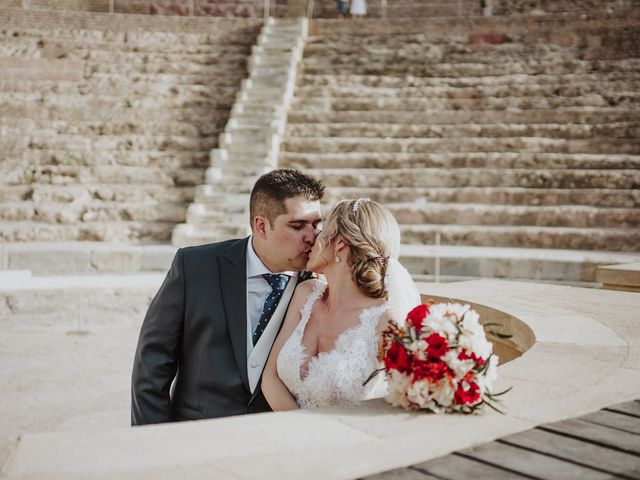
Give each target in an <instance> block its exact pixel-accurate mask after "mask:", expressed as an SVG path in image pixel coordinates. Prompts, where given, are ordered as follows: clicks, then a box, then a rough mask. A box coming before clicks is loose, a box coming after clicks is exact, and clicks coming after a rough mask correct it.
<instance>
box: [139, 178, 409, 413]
mask: <svg viewBox="0 0 640 480" xmlns="http://www.w3.org/2000/svg"><path fill="white" fill-rule="evenodd" d="M324 190H325V186H324V185H323V184H322V182H320V181H319V180H316V179H314V178H311V177H309V176H307V175H305V174H303V173H301V172H299V171H296V170H291V169H280V170H273V171H271V172H269V173H266V174H264V175H263V176H261V177H260V178H259V179H258V180H257V181H256V183H255V185H254V187H253V189H252V191H251V196H250V220H251V235H250V236H249V237H247V238H244V239H236V240H227V241H224V242H220V243H213V244H208V245H201V246H196V247H187V248H181V249H179V250H178V251H177V253H176V255H175V258H174V260H173V263H172V265H171V268H170V270H169V272H168V273H167V276H166V278H165V279H164V282H163V283H162V286H161V287H160V290H159V291H158V293H157V294H156V296H155V297H154V299H153V301H152V302H151V305H150V306H149V310H148V311H147V314H146V316H145V319H144V322H143V324H142V328H141V331H140V337H139V340H138V347H137V350H136V354H135V359H134V365H133V374H132V387H131V423H132V425H144V424H153V423H163V422H171V421H183V420H197V419H204V418H215V417H224V416H230V415H240V414H245V413H255V412H266V411H272V410H291V409H297V408H314V407H321V406H330V405H351V404H357V403H358V402H360V401H362V400H365V399H369V398H374V397H379V396H383V395H384V393H385V381H384V378H382V377H383V375H380V376H379V378H378V379H376V380H377V381H375V382H374V381H372V382H366V380H367V379H368V378H369V376H370V375H371V374H372V372H374V371H375V370H377V369H378V368H379V359H380V354H381V352H380V349H381V343H380V339H381V332H382V331H384V330H385V329H386V328H387V326H388V324H389V322H390V321H395V322H397V323H399V324H400V325H402V324H403V322H404V317H405V315H406V313H407V312H408V311H409V310H410V309H412V308H413V307H415V306H416V305H418V304H419V303H420V297H419V295H418V291H417V289H416V287H415V284H414V283H413V281H412V280H411V277H410V276H409V274H408V272H407V271H406V270H405V269H404V268H403V267H402V266H401V265H400V264H399V263H398V260H397V258H398V254H399V248H400V230H399V228H398V224H397V222H396V220H395V218H394V217H393V215H392V214H391V213H390V212H389V211H388V210H387V209H386V208H385V207H383V206H381V205H379V204H378V203H376V202H373V201H371V200H369V199H366V198H359V199H357V200H342V201H340V202H338V203H337V204H336V205H335V206H334V207H333V208H332V210H331V212H330V213H329V215H328V217H327V218H326V219H325V220H324V221H323V220H322V217H321V212H320V200H322V197H323V195H324ZM365 383H366V384H365Z"/></svg>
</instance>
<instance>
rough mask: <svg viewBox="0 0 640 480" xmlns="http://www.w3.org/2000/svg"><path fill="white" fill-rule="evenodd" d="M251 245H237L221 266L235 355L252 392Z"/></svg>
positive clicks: (225, 304) (243, 379) (226, 311)
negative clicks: (249, 345) (249, 353)
mask: <svg viewBox="0 0 640 480" xmlns="http://www.w3.org/2000/svg"><path fill="white" fill-rule="evenodd" d="M247 242H248V238H245V239H244V240H238V241H237V242H236V243H234V244H233V245H232V246H231V247H230V248H229V250H227V253H226V254H225V256H224V258H223V259H222V260H221V265H220V277H221V278H220V280H221V281H220V285H221V287H222V301H223V304H224V312H225V316H226V317H227V326H228V328H229V335H230V337H231V345H232V347H233V353H234V355H235V357H236V363H237V365H238V370H239V373H240V377H241V378H242V382H243V383H244V385H245V387H246V388H247V389H249V377H248V375H247V256H246V252H247Z"/></svg>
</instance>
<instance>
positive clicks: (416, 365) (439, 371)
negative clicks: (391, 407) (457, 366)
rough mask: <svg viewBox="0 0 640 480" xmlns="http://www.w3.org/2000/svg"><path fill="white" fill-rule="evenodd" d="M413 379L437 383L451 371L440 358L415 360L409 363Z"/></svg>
mask: <svg viewBox="0 0 640 480" xmlns="http://www.w3.org/2000/svg"><path fill="white" fill-rule="evenodd" d="M411 369H412V371H413V377H414V379H415V380H425V379H426V380H428V381H429V382H431V383H437V382H439V381H440V380H442V378H444V377H445V376H451V375H452V374H453V372H452V371H451V369H450V368H449V366H448V365H447V364H446V363H444V362H443V361H442V360H435V361H434V360H427V361H424V360H415V361H414V362H413V364H412V365H411Z"/></svg>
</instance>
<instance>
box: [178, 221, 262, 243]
mask: <svg viewBox="0 0 640 480" xmlns="http://www.w3.org/2000/svg"><path fill="white" fill-rule="evenodd" d="M246 223H247V225H246V227H243V226H239V225H224V224H219V223H213V224H202V225H192V224H188V223H182V224H180V225H176V228H175V229H174V231H173V237H172V240H171V241H172V243H173V245H176V246H179V247H186V246H189V245H202V244H204V243H213V242H222V241H225V240H229V239H232V238H242V237H245V236H247V235H248V234H249V233H250V228H249V222H246Z"/></svg>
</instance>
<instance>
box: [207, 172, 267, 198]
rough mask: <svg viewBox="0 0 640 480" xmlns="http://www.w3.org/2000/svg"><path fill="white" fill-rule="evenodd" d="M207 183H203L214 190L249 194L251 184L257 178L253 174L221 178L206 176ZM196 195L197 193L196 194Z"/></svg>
mask: <svg viewBox="0 0 640 480" xmlns="http://www.w3.org/2000/svg"><path fill="white" fill-rule="evenodd" d="M207 180H208V181H207V183H206V184H204V182H203V184H204V185H211V186H213V187H214V189H215V191H216V192H219V193H223V192H225V193H233V194H249V193H250V192H251V189H252V188H253V184H254V183H255V181H256V180H257V177H255V176H253V175H247V176H239V177H229V176H226V177H222V178H215V177H212V178H207ZM196 195H197V194H196Z"/></svg>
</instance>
